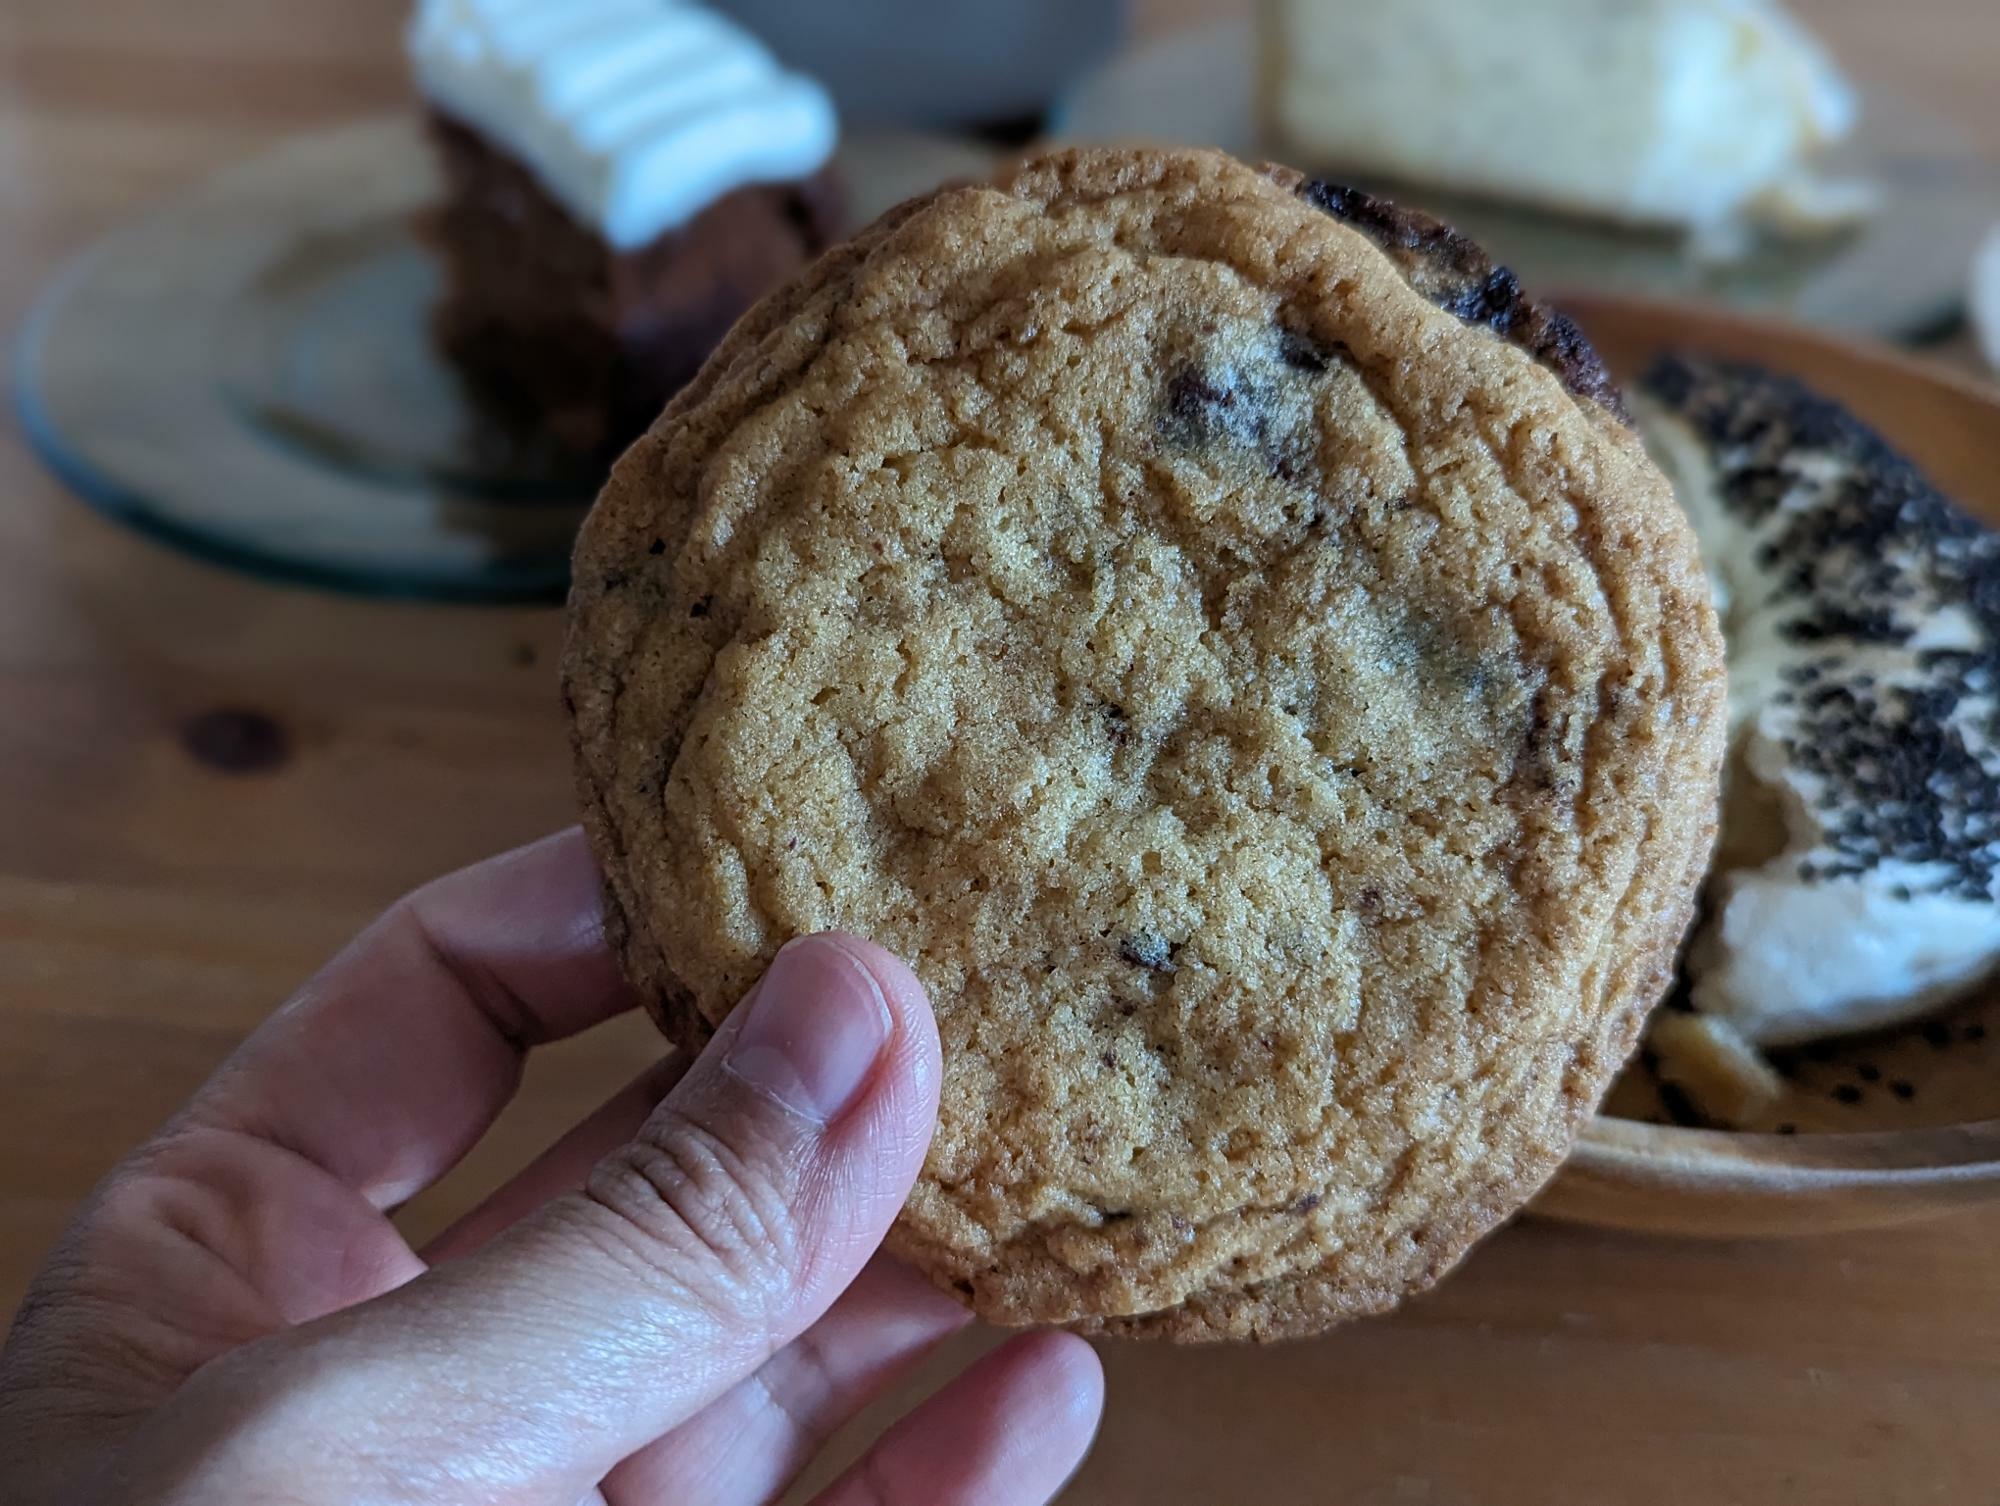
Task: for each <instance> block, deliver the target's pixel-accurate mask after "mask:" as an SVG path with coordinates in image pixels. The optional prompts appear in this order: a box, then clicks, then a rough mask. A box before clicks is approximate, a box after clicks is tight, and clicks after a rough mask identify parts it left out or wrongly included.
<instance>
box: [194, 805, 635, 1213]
mask: <svg viewBox="0 0 2000 1506" xmlns="http://www.w3.org/2000/svg"><path fill="white" fill-rule="evenodd" d="M633 1003H634V999H633V997H632V994H631V992H630V990H629V989H627V988H626V986H625V985H624V983H623V981H622V979H621V978H620V976H619V972H618V968H617V964H616V962H615V961H614V960H613V958H612V956H611V954H610V951H609V949H608V948H607V947H606V946H605V944H604V926H603V916H602V907H601V900H600V896H599V879H598V874H597V867H596V864H595V863H594V861H593V860H592V858H591V855H590V851H589V848H588V847H587V846H586V845H585V843H584V840H583V837H582V834H581V833H579V832H574V831H571V832H565V833H563V834H562V835H560V836H556V837H551V838H549V839H547V840H546V841H543V842H539V843H536V844H535V845H534V846H532V847H525V848H522V849H521V850H520V851H518V852H514V853H510V854H508V855H507V856H505V857H501V858H496V859H494V860H492V861H491V862H487V863H482V864H480V865H479V866H478V867H476V868H468V869H466V870H465V871H464V872H462V873H458V874H454V875H452V876H451V877H450V878H446V879H441V880H439V881H438V882H437V883H435V884H432V885H430V886H429V887H428V888H424V889H420V890H418V891H417V892H416V893H415V894H412V895H410V896H409V897H408V898H407V899H404V900H403V901H401V902H400V903H399V904H397V905H396V906H395V907H394V908H393V909H391V910H390V911H389V912H388V914H386V915H385V916H383V917H382V919H381V920H379V921H377V922H376V923H375V924H374V925H373V926H371V927H369V929H368V930H367V931H365V932H364V933H363V934H362V935H361V937H360V938H359V939H358V940H357V941H355V943H354V944H353V945H352V946H350V947H349V948H348V949H347V950H346V951H345V952H343V953H341V955H340V956H339V957H337V958H335V959H334V960H333V962H331V963H330V964H328V966H327V967H326V969H325V970H324V971H323V972H321V973H320V974H319V976H318V977H316V978H314V979H313V980H312V981H311V982H310V983H308V984H307V985H306V986H305V988H304V989H302V990H301V991H300V993H299V994H298V996H297V997H296V998H294V999H293V1000H292V1001H291V1002H290V1003H289V1004H287V1005H286V1006H285V1007H284V1008H283V1009H281V1010H279V1011H278V1013H277V1014H275V1015H274V1016H272V1017H271V1019H270V1020H268V1021H267V1022H266V1023H265V1024H264V1025H263V1026H262V1028H260V1029H259V1030H258V1031H257V1032H256V1033H255V1034H254V1035H252V1036H251V1037H250V1039H249V1040H248V1041H246V1042H245V1043H244V1045H243V1046H242V1048H241V1049H239V1050H238V1051H237V1052H236V1054H235V1055H234V1056H233V1057H231V1058H230V1060H229V1061H228V1062H226V1063H225V1064H224V1065H223V1067H222V1068H221V1070H220V1071H218V1072H217V1073H216V1075H215V1077H214V1078H212V1079H211V1080H210V1081H209V1083H208V1084H207V1085H206V1086H205V1087H204V1088H203V1089H202V1090H201V1092H200V1093H198V1094H197V1095H196V1097H195V1101H194V1103H193V1104H192V1105H191V1106H190V1108H189V1111H188V1114H187V1122H188V1123H190V1124H192V1125H194V1126H197V1127H209V1128H221V1129H225V1130H231V1131H235V1132H238V1133H244V1134H249V1135H253V1136H256V1137H257V1138H260V1139H263V1140H267V1141H270V1142H272V1143H274V1144H277V1145H279V1146H281V1147H283V1148H285V1149H287V1150H290V1151H292V1152H294V1153H295V1154H298V1155H301V1156H303V1157H305V1158H306V1159H307V1160H309V1161H311V1162H313V1163H314V1164H316V1165H318V1166H320V1167H321V1168H323V1169H324V1170H326V1171H327V1172H329V1173H330V1174H332V1175H333V1176H335V1177H337V1178H338V1179H339V1180H341V1181H342V1182H345V1183H346V1184H347V1185H348V1186H350V1187H353V1188H355V1189H356V1190H357V1191H359V1192H361V1193H362V1194H363V1195H364V1196H366V1197H367V1198H368V1199H369V1201H371V1202H372V1203H374V1204H375V1206H377V1207H379V1208H387V1207H392V1206H394V1205H395V1204H397V1203H400V1202H403V1201H404V1200H406V1199H408V1198H409V1197H411V1196H413V1195H414V1194H415V1193H417V1192H418V1191H420V1190H421V1189H422V1188H424V1187H425V1186H427V1185H429V1184H430V1183H431V1182H433V1181H435V1180H436V1179H437V1178H438V1177H439V1176H441V1175H443V1173H444V1172H445V1171H447V1170H449V1169H450V1168H451V1167H452V1166H453V1165H454V1164H455V1163H456V1162H457V1161H458V1160H459V1158H460V1157H461V1156H463V1155H464V1154H465V1152H466V1151H467V1150H468V1149H470V1148H471V1146H472V1145H473V1143H474V1142H475V1141H477V1140H478V1138H479V1137H480V1136H481V1135H482V1134H484V1133H485V1131H486V1130H487V1128H488V1127H489V1126H490V1125H491V1124H492V1122H493V1120H494V1118H495V1117H496V1116H497V1115H498V1114H499V1112H500V1110H501V1109H502V1108H503V1107H505V1106H506V1104H507V1101H508V1100H509V1099H510V1098H511V1097H512V1096H513V1095H514V1091H515V1089H516V1088H517V1087H518V1086H519V1083H520V1076H521V1062H522V1058H523V1056H524V1055H525V1053H526V1051H527V1050H528V1048H530V1047H532V1046H536V1045H540V1044H542V1043H544V1042H546V1041H552V1040H556V1039H559V1038H561V1037H564V1036H568V1035H573V1034H575V1033H576V1032H578V1031H580V1030H584V1029H586V1028H588V1027H589V1026H591V1025H594V1024H597V1023H598V1022H599V1021H601V1020H604V1019H607V1018H609V1017H610V1016H612V1015H614V1014H617V1013H619V1012H621V1011H623V1010H625V1009H629V1008H631V1007H632V1005H633Z"/></svg>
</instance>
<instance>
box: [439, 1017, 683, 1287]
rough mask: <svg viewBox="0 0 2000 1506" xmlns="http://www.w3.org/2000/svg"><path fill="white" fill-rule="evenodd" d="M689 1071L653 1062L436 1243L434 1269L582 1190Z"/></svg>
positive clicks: (677, 1063) (672, 1060) (674, 1060)
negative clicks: (594, 1170)
mask: <svg viewBox="0 0 2000 1506" xmlns="http://www.w3.org/2000/svg"><path fill="white" fill-rule="evenodd" d="M687 1069H688V1058H686V1057H685V1056H678V1055H676V1056H668V1057H665V1058H663V1059H662V1060H660V1061H657V1062H655V1063H653V1065H652V1066H650V1067H648V1068H647V1069H646V1070H645V1071H644V1072H641V1073H640V1074H639V1075H638V1077H636V1078H635V1079H633V1080H632V1081H631V1082H629V1083H627V1084H626V1085H625V1086H624V1087H622V1088H620V1089H619V1090H618V1092H617V1093H615V1094H614V1095H613V1096H612V1097H611V1098H610V1099H608V1100H607V1101H606V1102H604V1103H603V1104H601V1105H600V1106H599V1107H598V1108H597V1110H596V1111H595V1112H594V1113H592V1114H591V1116H590V1117H589V1118H588V1119H586V1120H584V1121H583V1122H582V1123H581V1124H579V1125H577V1126H576V1128H575V1129H573V1130H571V1131H570V1132H569V1133H568V1134H566V1135H564V1136H563V1137H562V1139H560V1140H558V1141H557V1142H556V1143H555V1144H554V1145H552V1146H550V1147H549V1148H548V1149H547V1150H545V1151H544V1152H542V1154H541V1155H540V1156H538V1157H536V1158H535V1160H534V1161H532V1162H531V1163H529V1165H528V1167H527V1169H526V1170H524V1171H522V1172H521V1173H519V1174H518V1175H517V1176H515V1177H514V1178H513V1179H512V1180H511V1181H509V1182H507V1183H506V1185H504V1186H503V1187H501V1188H500V1190H499V1191H497V1192H495V1193H494V1194H493V1195H492V1196H491V1197H489V1198H487V1199H486V1201H485V1202H483V1203H481V1204H480V1205H479V1206H478V1207H477V1208H475V1209H473V1210H472V1212H470V1213H468V1214H466V1215H465V1217H464V1218H462V1219H460V1220H459V1221H458V1222H457V1223H455V1224H453V1225H452V1226H451V1227H450V1228H449V1229H447V1230H445V1231H444V1233H442V1234H440V1235H439V1236H438V1237H437V1238H436V1239H434V1240H433V1241H431V1243H430V1244H429V1245H428V1246H427V1247H426V1248H425V1250H424V1259H425V1260H427V1261H428V1262H430V1263H431V1264H432V1265H437V1264H439V1263H441V1262H443V1261H446V1260H462V1259H464V1258H465V1257H466V1256H467V1255H470V1254H472V1253H473V1251H475V1250H478V1249H481V1248H482V1247H484V1246H485V1245H486V1244H487V1242H488V1241H490V1240H491V1239H493V1238H494V1237H495V1236H496V1235H498V1234H500V1233H501V1232H502V1231H504V1230H507V1229H510V1228H512V1227H513V1226H514V1225H515V1224H517V1223H519V1222H520V1221H521V1220H522V1219H524V1218H526V1217H527V1216H528V1215H529V1214H531V1213H533V1212H535V1211H536V1210H537V1209H539V1208H541V1207H542V1206H543V1205H544V1204H546V1203H548V1202H550V1201H552V1200H553V1199H555V1198H557V1197H559V1196H561V1195H562V1194H563V1193H565V1192H575V1191H576V1190H577V1189H578V1188H580V1187H582V1186H583V1185H584V1183H585V1181H586V1180H587V1179H588V1178H589V1176H590V1170H591V1168H592V1167H593V1166H595V1165H596V1164H597V1163H598V1162H599V1161H601V1160H603V1159H604V1158H605V1157H606V1156H608V1155H610V1154H611V1153H612V1152H613V1151H614V1150H616V1149H617V1148H618V1147H619V1146H621V1145H623V1144H625V1143H626V1142H627V1141H628V1140H630V1139H631V1138H632V1137H633V1136H634V1135H636V1134H638V1133H639V1131H640V1130H641V1129H643V1128H644V1127H645V1124H646V1120H647V1119H648V1118H650V1117H651V1115H652V1112H653V1110H654V1109H656V1108H658V1107H659V1104H660V1100H661V1099H662V1098H664V1097H666V1096H667V1094H668V1093H669V1092H670V1091H671V1090H672V1088H673V1086H674V1084H675V1083H677V1082H679V1081H680V1080H681V1078H682V1077H684V1076H685V1075H686V1074H687Z"/></svg>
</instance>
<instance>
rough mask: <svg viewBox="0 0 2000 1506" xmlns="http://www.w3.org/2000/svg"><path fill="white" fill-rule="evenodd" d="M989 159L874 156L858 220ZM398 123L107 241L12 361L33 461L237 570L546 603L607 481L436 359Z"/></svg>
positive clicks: (914, 148) (428, 192) (327, 141)
mask: <svg viewBox="0 0 2000 1506" xmlns="http://www.w3.org/2000/svg"><path fill="white" fill-rule="evenodd" d="M990 163H991V154H990V153H988V152H986V151H984V150H983V149H979V148H973V147H961V146H959V145H957V144H955V143H950V142H944V141H939V140H934V139H931V138H926V137H888V136H885V137H864V138H861V139H859V140H857V141H855V142H853V143H851V144H849V145H848V146H846V147H844V148H843V149H842V156H841V163H840V166H841V168H842V172H843V175H844V177H845V179H846V181H847V184H848V194H849V199H850V203H851V207H852V212H853V214H854V215H855V216H856V217H857V218H872V217H873V216H874V215H875V214H877V213H879V212H880V211H881V210H882V209H884V208H886V207H888V206H889V205H891V204H893V203H895V202H897V201H898V200H899V199H902V198H904V197H907V196H908V195H909V194H912V193H916V192H920V191H922V190H923V189H926V188H929V187H931V186H933V185H935V184H936V183H937V182H939V181H940V180H942V179H946V178H951V177H959V176H973V175H976V174H978V173H981V172H983V171H985V170H986V169H987V168H988V167H989V166H990ZM437 192H438V189H437V182H436V178H435V174H434V170H433V167H432V163H431V159H430V155H429V153H428V151H427V150H426V147H425V143H424V141H423V139H422V133H421V129H420V127H419V124H418V122H417V120H416V119H415V118H414V117H412V116H395V117H391V118H383V119H376V120H370V121H365V122H362V123H359V124H356V125H354V126H350V127H343V128H341V129H338V130H335V131H331V132H327V133H323V134H319V135H314V136H308V137H303V138H299V139H297V140H294V141H290V142H287V143H285V144H284V145H282V146H280V147H278V148H277V149H275V150H274V151H272V152H271V153H269V154H268V155H266V156H264V157H261V158H259V159H258V160H256V161H254V162H252V163H249V164H247V165H245V166H243V167H240V168H237V169H235V170H233V171H231V172H229V173H227V174H225V175H223V176H222V177H220V178H218V179H216V180H215V181H214V182H212V183H210V184H208V185H206V186H205V187H203V188H201V189H199V190H197V191H196V192H194V193H193V194H191V195H189V196H188V197H187V198H185V199H183V200H181V201H179V202H177V203H175V204H173V205H171V206H169V207H168V208H166V209H164V210H162V211H160V212H159V213H157V214H154V215H153V216H151V217H150V218H148V219H146V220H144V221H142V222H140V223H137V224H135V225H132V226H130V227H128V228H126V229H124V230H121V231H119V232H117V233H115V234H114V235H112V236H111V237H110V238H108V239H107V240H105V241H103V242H101V243H100V244H99V245H97V246H96V247H94V248H93V249H92V250H90V251H89V252H87V253H85V255H84V256H83V257H81V258H80V259H79V260H78V261H77V262H76V263H74V264H73V265H72V266H71V267H70V268H69V269H68V270H67V271H66V272H65V274H64V275H63V276H62V277H61V278H60V279H59V280H58V282H57V283H56V284H55V285H54V286H53V287H51V288H50V289H49V290H48V292H46V293H45V294H44V295H43V297H42V299H41V301H40V303H39V304H38V305H37V307H36V309H35V310H34V312H33V313H32V314H31V316H30V318H29V321H28V324H27V327H26V329H25V330H24V332H23V335H22V339H21V343H20V346H19V348H18V351H17V372H16V380H17V391H18V395H19V400H20V405H21V412H22V419H23V423H24V426H25V428H26V430H27V433H28V435H29V437H30V438H31V439H32V441H33V442H34V444H35V445H36V447H37V448H38V449H39V450H40V452H41V454H42V455H43V457H44V458H45V459H46V460H47V462H48V463H49V465H50V466H51V467H52V468H53V469H54V470H55V471H56V472H57V473H58V474H59V475H61V476H62V477H63V478H64V480H66V481H67V482H68V483H69V484H70V485H71V486H73V487H74V488H75V489H76V490H77V491H78V492H79V493H81V494H82V495H83V497H84V498H85V499H86V500H88V501H89V502H91V503H92V504H93V505H95V506H97V507H98V508H100V509H102V510H103V511H105V512H107V513H110V514H111V515H112V516H114V517H117V518H119V519H121V520H123V521H125V522H128V523H131V524H133V525H135V526H137V527H139V528H142V529H144V530H146V531H147V532H149V533H152V534H154V535H155V536H157V537H159V538H162V539H165V540H167V541H170V542H172V543H175V544H178V545H180V546H182V547H184V548H187V549H190V550H192V551H194V552H196V553H198V554H201V555H204V556H206V557H208V558H210V559H214V560H217V561H220V562H223V563H226V564H230V565H234V566H238V567H241V568H244V569H248V570H251V571H253V572H255V573H258V574H262V575H266V576H270V577H274V578H278V579H283V580H291V581H301V582H307V583H311V584H315V585H322V586H331V587H335V588H339V589H343V590H351V591H359V592H366V593H371V594H381V595H395V596H417V597H427V598H437V599H446V600H482V601H494V600H523V599H528V600H532V599H553V598H556V597H559V596H560V595H561V594H562V592H563V590H564V589H565V587H566V585H567V583H568V575H569V550H570V544H571V541H572V539H573V538H574V536H575V533H576V528H577V524H578V523H579V522H580V521H581V519H582V516H583V514H584V512H585V511H586V510H587V508H588V507H589V505H590V502H591V500H592V498H593V497H595V495H596V492H597V488H598V484H599V482H600V481H601V480H602V477H601V475H599V474H597V473H596V472H595V471H592V470H589V469H587V468H580V467H579V466H578V465H577V464H576V463H575V462H573V461H571V460H569V459H567V458H565V457H564V456H562V455H561V454H559V453H557V452H555V451H553V450H550V449H541V448H537V447H535V446H534V445H532V444H524V443H523V442H521V441H520V440H518V439H517V438H515V437H513V436H511V435H510V434H508V433H507V432H505V431H504V430H502V429H500V428H499V427H497V426H496V425H494V424H493V423H492V422H490V421H489V420H488V419H487V418H486V417H485V416H484V414H483V413H482V412H481V411H480V410H479V409H478V408H476V407H475V406H473V405H472V404H471V403H470V402H469V401H468V400H467V398H466V397H465V395H464V394H463V393H462V392H461V390H460V388H459V385H458V383H457V381H456V380H455V378H454V377H453V375H452V373H451V371H450V370H449V369H448V368H447V367H446V366H445V365H444V364H443V362H442V361H441V360H440V359H439V358H438V357H437V356H436V355H435V353H434V351H433V349H432V346H431V343H430V340H429V338H428V321H429V311H430V307H431V303H432V301H433V299H434V297H435V296H436V292H437V272H436V269H435V267H434V266H433V264H432V261H431V259H430V257H429V255H428V254H427V253H426V251H425V249H424V247H423V245H422V244H421V242H420V240H419V239H418V232H417V226H418V224H419V222H420V219H421V215H422V213H423V211H424V210H425V209H427V208H428V207H429V206H430V205H431V204H432V203H433V202H434V201H435V198H436V195H437Z"/></svg>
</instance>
